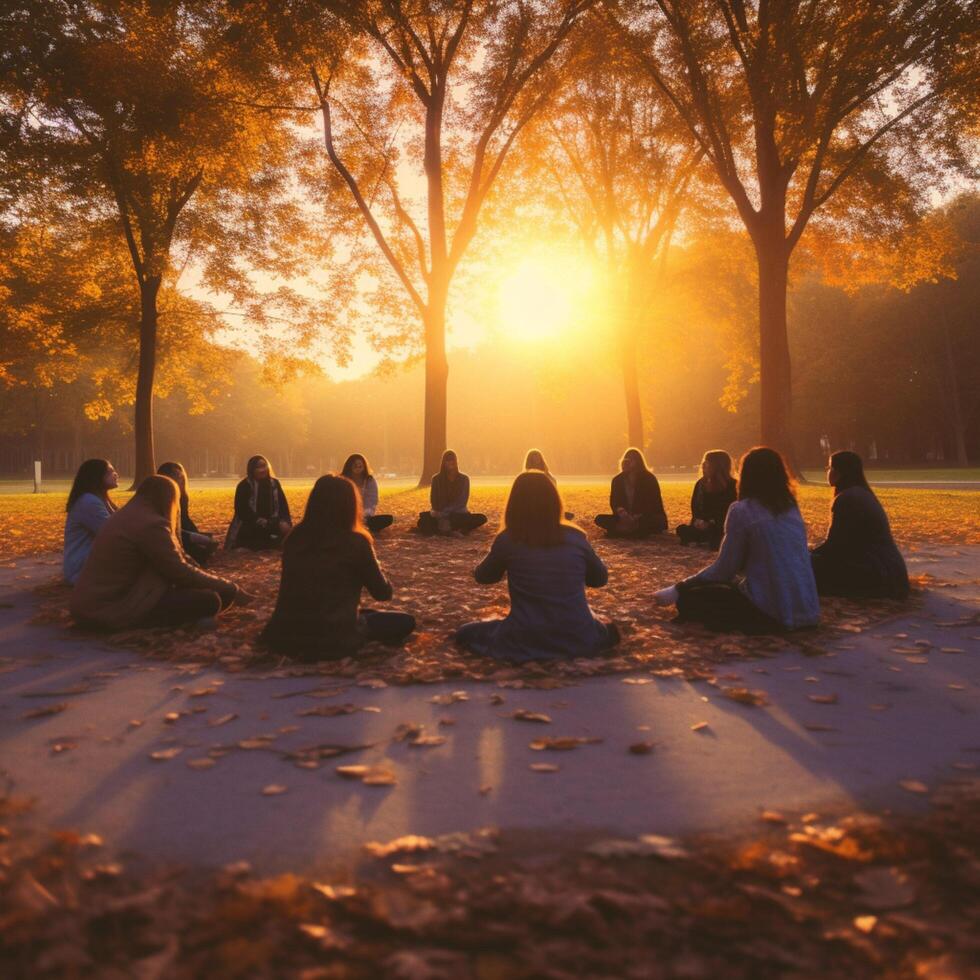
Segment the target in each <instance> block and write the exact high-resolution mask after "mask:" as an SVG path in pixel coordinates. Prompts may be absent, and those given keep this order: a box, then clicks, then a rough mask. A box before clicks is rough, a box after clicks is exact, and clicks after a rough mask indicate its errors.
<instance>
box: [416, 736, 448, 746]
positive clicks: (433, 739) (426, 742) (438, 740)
mask: <svg viewBox="0 0 980 980" xmlns="http://www.w3.org/2000/svg"><path fill="white" fill-rule="evenodd" d="M445 742H446V736H445V735H419V736H418V738H413V739H411V740H410V741H409V743H408V744H409V745H410V746H412V748H416V749H431V748H435V747H436V746H437V745H444V744H445Z"/></svg>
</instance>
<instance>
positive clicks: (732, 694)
mask: <svg viewBox="0 0 980 980" xmlns="http://www.w3.org/2000/svg"><path fill="white" fill-rule="evenodd" d="M721 693H722V694H723V695H724V696H725V697H726V698H728V699H729V700H730V701H737V702H738V703H739V704H746V705H749V706H751V707H763V706H764V705H767V704H768V703H769V698H768V696H767V695H766V692H765V691H758V690H755V691H754V690H751V689H750V688H747V687H723V688H721Z"/></svg>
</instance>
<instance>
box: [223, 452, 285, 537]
mask: <svg viewBox="0 0 980 980" xmlns="http://www.w3.org/2000/svg"><path fill="white" fill-rule="evenodd" d="M292 526H293V521H292V517H291V516H290V514H289V501H288V500H286V494H285V493H284V492H283V489H282V484H281V483H280V482H279V481H278V480H277V479H276V476H275V474H274V473H273V472H272V467H271V466H270V465H269V461H268V460H267V459H266V458H265V456H253V457H252V458H251V459H250V460H249V461H248V464H247V466H246V469H245V479H244V480H242V481H241V482H240V483H239V484H238V486H237V487H236V488H235V516H234V518H232V521H231V524H229V525H228V533H227V534H226V535H225V548H227V549H229V550H230V549H231V548H248V549H250V550H252V551H262V550H264V549H266V548H279V547H281V546H282V542H283V540H284V539H285V537H286V535H287V534H289V531H290V529H291V528H292Z"/></svg>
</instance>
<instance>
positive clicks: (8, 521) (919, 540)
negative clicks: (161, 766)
mask: <svg viewBox="0 0 980 980" xmlns="http://www.w3.org/2000/svg"><path fill="white" fill-rule="evenodd" d="M306 492H307V491H297V490H291V492H290V493H291V501H290V502H291V505H292V507H293V510H294V513H296V514H299V513H301V512H302V508H303V505H304V504H305V498H306ZM664 496H665V502H666V506H667V512H668V516H669V517H670V520H671V526H672V527H673V526H675V525H676V524H677V523H678V522H680V521H681V520H683V519H685V518H686V516H687V514H688V513H689V511H688V501H689V497H690V485H688V484H682V483H665V484H664ZM881 497H882V500H883V503H884V504H885V506H886V508H887V509H888V511H889V514H890V516H891V519H892V523H893V526H894V529H895V533H896V537H897V538H898V539H899V541H900V542H901V544H902V545H903V547H905V548H906V549H907V550H915V549H916V548H919V547H922V546H924V545H927V544H928V543H929V542H960V543H972V542H976V541H978V540H980V528H978V524H977V521H976V513H977V512H978V510H980V493H974V492H964V491H955V492H942V491H918V490H898V491H895V490H891V491H883V492H882V493H881ZM800 498H801V505H802V507H803V511H804V515H805V517H806V518H807V522H808V525H809V527H810V531H811V537H812V538H813V540H815V541H816V540H819V539H820V537H821V536H822V535H823V534H824V533H825V531H826V525H827V517H828V507H829V490H827V489H825V488H818V487H812V486H805V487H803V488H801V493H800ZM505 500H506V489H505V488H502V487H480V486H477V487H476V488H475V489H474V492H473V495H472V499H471V508H472V509H473V510H479V511H483V512H485V513H487V514H488V516H489V517H490V523H489V525H488V526H487V527H486V528H482V529H480V530H478V531H476V532H474V533H473V534H472V535H470V536H469V537H467V538H463V539H456V538H450V539H442V538H434V539H433V538H423V537H420V536H418V535H416V534H413V533H410V528H411V527H412V526H413V525H414V522H415V520H416V518H417V515H418V512H419V510H421V509H422V508H423V507H425V506H426V496H425V494H424V493H422V492H419V491H403V492H399V493H395V494H391V495H389V496H387V497H384V498H382V509H386V510H390V511H391V512H392V513H394V515H395V518H396V520H395V524H394V526H393V527H392V528H390V529H389V530H387V531H385V532H383V533H382V534H380V535H379V536H378V538H377V542H376V545H377V551H378V554H379V557H380V559H381V562H382V564H383V565H384V567H385V569H386V571H387V573H388V575H389V577H390V578H391V580H392V582H393V583H394V586H395V598H394V600H393V603H392V604H391V607H392V608H399V609H404V610H406V611H408V612H410V613H412V614H414V615H415V617H416V619H417V621H418V631H417V632H416V634H415V635H413V636H412V637H411V639H410V640H409V642H408V643H407V644H406V645H405V646H404V647H403V648H400V649H398V650H396V651H392V650H390V649H386V648H383V647H380V646H377V645H373V646H369V647H366V648H365V649H364V650H363V651H362V653H361V655H360V656H359V657H358V658H357V659H356V660H348V661H340V662H337V663H329V664H323V665H318V666H316V667H312V668H310V667H302V668H300V667H295V666H290V665H289V664H288V663H275V662H272V661H270V660H269V658H268V657H267V656H266V655H265V653H264V652H263V651H262V650H261V648H260V647H259V646H258V645H257V642H256V641H257V636H258V633H259V631H260V630H261V627H262V625H263V624H264V622H265V621H266V620H267V618H268V616H269V615H270V613H271V610H272V607H273V605H274V603H275V597H276V590H277V588H278V578H279V555H278V554H277V553H265V554H258V555H255V554H251V553H244V552H240V551H236V552H231V553H226V552H219V554H218V555H217V556H216V558H215V561H214V563H213V567H214V570H215V571H216V572H218V573H219V574H222V575H226V576H229V577H232V578H235V579H236V580H238V581H239V582H240V583H241V584H242V585H244V586H245V587H246V588H247V589H248V590H249V591H251V592H253V593H255V594H257V595H258V596H259V600H258V602H256V603H255V604H254V605H253V606H251V607H249V608H247V609H233V610H231V611H230V612H229V613H227V614H226V615H225V616H223V617H222V618H221V620H220V626H219V628H218V629H217V630H216V631H212V632H201V631H197V630H193V629H192V630H178V631H164V630H133V631H129V632H126V633H122V634H118V635H117V636H115V637H114V638H113V642H114V643H116V644H119V645H123V646H126V647H129V648H134V649H138V650H141V651H143V652H145V653H147V654H149V655H152V656H159V657H166V658H168V659H180V660H205V661H214V660H218V661H220V662H221V663H222V664H224V665H225V666H226V667H227V668H228V669H231V670H235V669H242V668H244V667H246V666H249V665H254V666H259V665H262V666H265V667H269V666H272V667H274V668H276V669H278V670H280V671H285V670H290V671H292V670H301V671H303V672H316V673H321V674H335V675H341V676H347V677H357V678H359V679H365V678H370V677H378V678H382V679H384V680H386V681H387V682H389V683H395V684H405V683H413V682H435V681H438V680H445V679H449V678H454V677H468V678H485V677H493V678H494V679H496V680H498V681H500V680H507V679H513V680H514V682H515V683H535V684H544V685H546V684H549V683H554V682H560V681H561V680H562V679H564V678H571V677H582V676H590V675H594V674H604V673H611V672H619V671H625V670H637V669H641V670H649V671H651V672H652V673H655V674H671V673H678V672H682V673H684V674H685V675H687V676H698V674H699V673H702V672H704V671H707V670H710V668H711V667H712V666H713V665H717V664H719V663H724V662H725V661H726V660H728V659H731V658H740V657H744V656H765V655H766V654H767V653H770V652H773V651H775V650H777V649H783V648H785V646H786V643H787V640H786V638H759V637H753V638H746V637H740V636H722V635H718V634H712V633H710V632H708V631H706V630H703V629H700V628H696V627H690V626H683V627H681V626H679V625H675V624H672V623H671V619H672V617H673V610H671V609H659V608H657V607H655V606H654V605H653V603H652V601H651V599H650V596H651V593H652V592H653V591H654V590H655V589H658V588H660V587H662V586H664V585H668V584H671V583H673V582H676V581H678V580H679V579H681V578H683V577H685V576H687V575H689V574H691V573H692V572H694V571H696V570H697V569H698V568H700V567H701V566H703V565H704V564H705V563H706V562H707V561H708V560H709V559H710V555H709V553H708V552H707V551H705V550H703V549H699V548H682V547H681V546H680V545H679V544H678V543H677V540H676V537H675V536H674V535H673V534H667V535H662V536H660V537H658V538H654V539H651V540H649V541H644V542H623V541H607V540H605V539H604V538H602V537H601V534H600V532H599V531H598V529H597V528H596V527H595V526H594V525H593V524H592V517H593V516H594V515H595V514H596V513H597V512H599V511H601V510H605V509H606V507H607V506H608V500H607V498H606V488H605V487H604V486H599V485H594V486H589V485H578V486H575V485H572V486H571V487H570V488H569V489H568V490H567V492H566V494H565V505H566V507H567V508H568V509H569V510H571V511H572V512H574V513H575V515H576V518H577V520H578V521H579V523H580V524H581V525H582V526H583V528H585V529H586V531H587V533H588V534H589V536H590V537H591V538H592V539H593V541H594V543H595V546H596V548H597V550H598V552H599V554H600V555H601V557H602V558H603V559H604V560H605V562H606V563H607V565H608V566H609V573H610V579H609V585H608V586H607V587H606V588H604V589H598V590H592V591H590V601H591V602H592V605H593V608H594V610H595V611H596V613H597V615H599V616H600V617H602V618H604V619H611V620H614V621H615V622H616V623H617V624H618V625H619V627H620V630H621V633H622V635H623V642H622V643H621V645H620V646H619V647H618V648H617V649H616V650H614V651H612V653H611V655H610V656H608V657H602V658H594V659H579V660H575V661H572V662H568V663H559V664H554V663H552V664H548V665H533V664H532V665H528V666H525V667H522V668H520V669H515V668H509V667H506V666H502V665H501V664H499V663H496V662H493V661H489V660H483V659H479V658H474V657H472V656H469V655H465V654H463V653H462V652H461V651H459V650H458V649H457V648H456V647H455V646H454V644H453V643H452V641H451V635H452V633H453V631H454V630H455V629H456V628H457V627H458V626H459V625H461V624H462V623H464V622H467V621H469V620H472V619H480V618H485V617H489V616H497V615H503V614H504V613H505V612H506V609H507V592H506V585H505V584H501V585H499V586H495V587H492V588H487V587H483V586H478V585H477V584H476V583H475V582H474V581H473V577H472V570H473V568H474V567H475V566H476V564H477V563H478V562H479V560H480V559H481V557H482V555H483V554H484V553H485V551H486V549H487V548H488V547H489V543H490V541H491V538H492V536H493V533H494V532H495V530H496V528H497V526H498V525H499V520H500V514H501V511H502V509H503V506H504V503H505ZM63 506H64V504H63V501H62V499H61V498H60V497H58V498H55V497H54V496H52V497H45V496H40V497H31V496H29V495H24V496H6V497H0V521H2V522H3V523H4V543H5V548H7V549H8V550H7V551H6V553H5V556H6V557H10V556H11V555H12V554H15V553H20V554H25V553H38V552H49V551H55V550H58V549H59V548H60V546H61V527H62V521H63V514H62V511H61V510H59V507H60V508H63ZM230 506H231V491H218V490H206V491H202V492H198V493H196V494H195V495H193V496H192V513H193V514H194V516H195V519H196V520H197V522H198V524H199V526H201V527H202V529H205V530H210V531H213V532H215V533H219V534H220V533H223V531H224V528H225V526H226V523H227V518H228V513H229V511H230ZM24 507H29V508H30V509H29V510H24ZM18 508H20V509H19V510H18ZM17 513H19V514H20V517H21V520H20V521H19V522H14V521H13V517H12V515H13V514H17ZM14 523H17V526H16V527H14V526H13V525H14ZM12 531H17V532H19V534H18V535H14V536H12V537H7V535H8V533H10V532H12ZM920 584H921V583H920ZM47 591H48V595H47V596H46V597H45V602H44V612H43V613H42V617H43V619H44V620H46V621H49V622H51V621H54V622H63V623H64V625H65V626H66V627H67V626H68V625H69V624H68V619H67V614H66V612H65V606H66V596H67V590H66V589H65V588H64V586H59V585H56V584H52V585H51V586H50V587H49V588H48V590H47ZM912 601H913V602H914V601H915V600H914V598H913V600H912ZM902 608H903V606H902V604H898V603H894V602H889V601H878V602H862V603H854V602H848V601H846V600H840V599H829V600H826V601H825V602H824V603H823V625H822V626H821V628H820V629H819V630H816V631H807V632H805V633H801V634H797V635H796V636H794V637H793V638H792V640H791V642H792V643H793V644H795V645H797V646H801V647H803V648H804V649H806V650H807V651H809V652H814V653H817V652H820V651H821V650H823V649H825V647H826V645H827V644H828V643H830V642H839V641H840V640H841V639H842V634H846V633H854V632H860V631H861V630H863V629H865V628H866V627H867V626H868V625H869V624H870V623H872V622H877V621H880V620H882V619H885V618H888V617H889V616H891V615H894V614H895V613H897V612H898V611H899V610H900V609H902Z"/></svg>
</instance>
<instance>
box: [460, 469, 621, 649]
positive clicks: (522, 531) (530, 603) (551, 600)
mask: <svg viewBox="0 0 980 980" xmlns="http://www.w3.org/2000/svg"><path fill="white" fill-rule="evenodd" d="M474 575H475V577H476V580H477V582H479V583H480V584H481V585H490V584H492V583H494V582H499V581H500V580H501V579H502V578H503V577H504V575H506V576H507V588H508V591H509V592H510V612H509V613H508V614H507V616H506V617H505V618H503V619H489V620H483V621H480V622H473V623H467V624H466V625H465V626H461V627H460V628H459V629H458V630H457V631H456V642H457V643H458V644H459V645H460V646H463V647H465V648H466V649H467V650H470V651H472V652H474V653H479V654H483V655H485V656H490V657H497V658H500V659H503V660H513V661H525V660H537V659H554V658H563V657H590V656H595V655H596V654H600V653H602V652H603V651H605V650H608V649H609V648H610V647H612V646H615V644H616V643H618V642H619V630H618V629H617V628H616V626H615V624H612V623H609V624H607V623H603V622H600V621H599V620H598V619H596V617H595V616H594V615H593V614H592V610H591V609H590V608H589V603H588V601H587V599H586V596H585V589H586V586H589V587H591V588H599V587H601V586H603V585H605V584H606V582H607V581H608V578H609V575H608V572H607V571H606V566H605V565H604V564H603V563H602V561H601V559H600V558H599V556H598V555H597V554H596V553H595V551H593V550H592V545H590V544H589V541H588V538H586V536H585V534H584V533H583V532H582V531H581V530H580V529H579V528H577V527H575V526H574V525H572V524H566V523H565V522H564V521H563V520H562V504H561V497H560V496H559V495H558V491H557V489H556V488H555V485H554V484H553V483H552V482H551V481H550V480H549V479H548V477H547V475H546V474H545V473H543V472H535V471H529V472H526V473H521V474H520V475H519V476H518V477H517V479H516V480H514V485H513V486H512V487H511V491H510V496H509V497H508V499H507V507H506V510H505V512H504V529H503V530H502V531H501V532H500V533H499V534H498V535H497V536H496V538H494V541H493V545H492V546H491V548H490V552H489V554H488V555H487V556H486V557H485V558H484V559H483V561H482V562H481V563H480V564H479V565H478V566H477V568H476V571H475V572H474Z"/></svg>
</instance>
